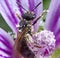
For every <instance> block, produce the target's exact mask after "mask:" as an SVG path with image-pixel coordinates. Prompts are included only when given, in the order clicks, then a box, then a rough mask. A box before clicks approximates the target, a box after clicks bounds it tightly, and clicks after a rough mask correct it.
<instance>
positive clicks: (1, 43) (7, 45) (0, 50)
mask: <svg viewBox="0 0 60 58" xmlns="http://www.w3.org/2000/svg"><path fill="white" fill-rule="evenodd" d="M13 45H14V41H13V38H11V37H10V35H9V34H8V33H7V32H5V31H4V30H3V29H1V28H0V55H1V56H0V57H9V58H10V57H11V56H12V50H13Z"/></svg>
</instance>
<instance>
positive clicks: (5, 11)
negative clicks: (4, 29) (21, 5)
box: [0, 0, 18, 33]
mask: <svg viewBox="0 0 60 58" xmlns="http://www.w3.org/2000/svg"><path fill="white" fill-rule="evenodd" d="M0 12H1V15H2V16H3V18H4V19H5V21H6V22H7V24H8V25H9V26H10V27H11V29H12V30H13V32H14V33H16V32H17V30H16V24H17V23H18V20H17V18H16V16H15V14H14V11H13V9H12V6H11V2H9V1H7V0H2V1H0Z"/></svg>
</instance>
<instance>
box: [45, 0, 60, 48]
mask: <svg viewBox="0 0 60 58" xmlns="http://www.w3.org/2000/svg"><path fill="white" fill-rule="evenodd" d="M45 29H47V30H50V31H52V32H54V35H55V38H56V47H59V46H60V1H57V0H51V4H50V7H49V12H48V13H47V16H46V22H45Z"/></svg>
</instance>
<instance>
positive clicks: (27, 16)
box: [22, 12, 35, 21]
mask: <svg viewBox="0 0 60 58" xmlns="http://www.w3.org/2000/svg"><path fill="white" fill-rule="evenodd" d="M22 18H23V19H26V20H27V21H29V20H33V19H34V18H35V14H34V13H33V12H26V13H23V14H22Z"/></svg>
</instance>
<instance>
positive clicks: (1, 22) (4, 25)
mask: <svg viewBox="0 0 60 58" xmlns="http://www.w3.org/2000/svg"><path fill="white" fill-rule="evenodd" d="M49 4H50V0H43V9H46V10H47V9H48V8H49ZM44 19H45V18H44ZM0 27H1V28H3V29H4V30H5V31H7V32H8V31H10V32H11V31H12V30H11V29H10V28H9V26H8V25H7V23H6V22H5V21H4V19H3V17H2V16H1V14H0ZM59 55H60V48H58V49H57V50H56V51H55V52H54V53H53V55H52V58H58V56H59Z"/></svg>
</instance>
